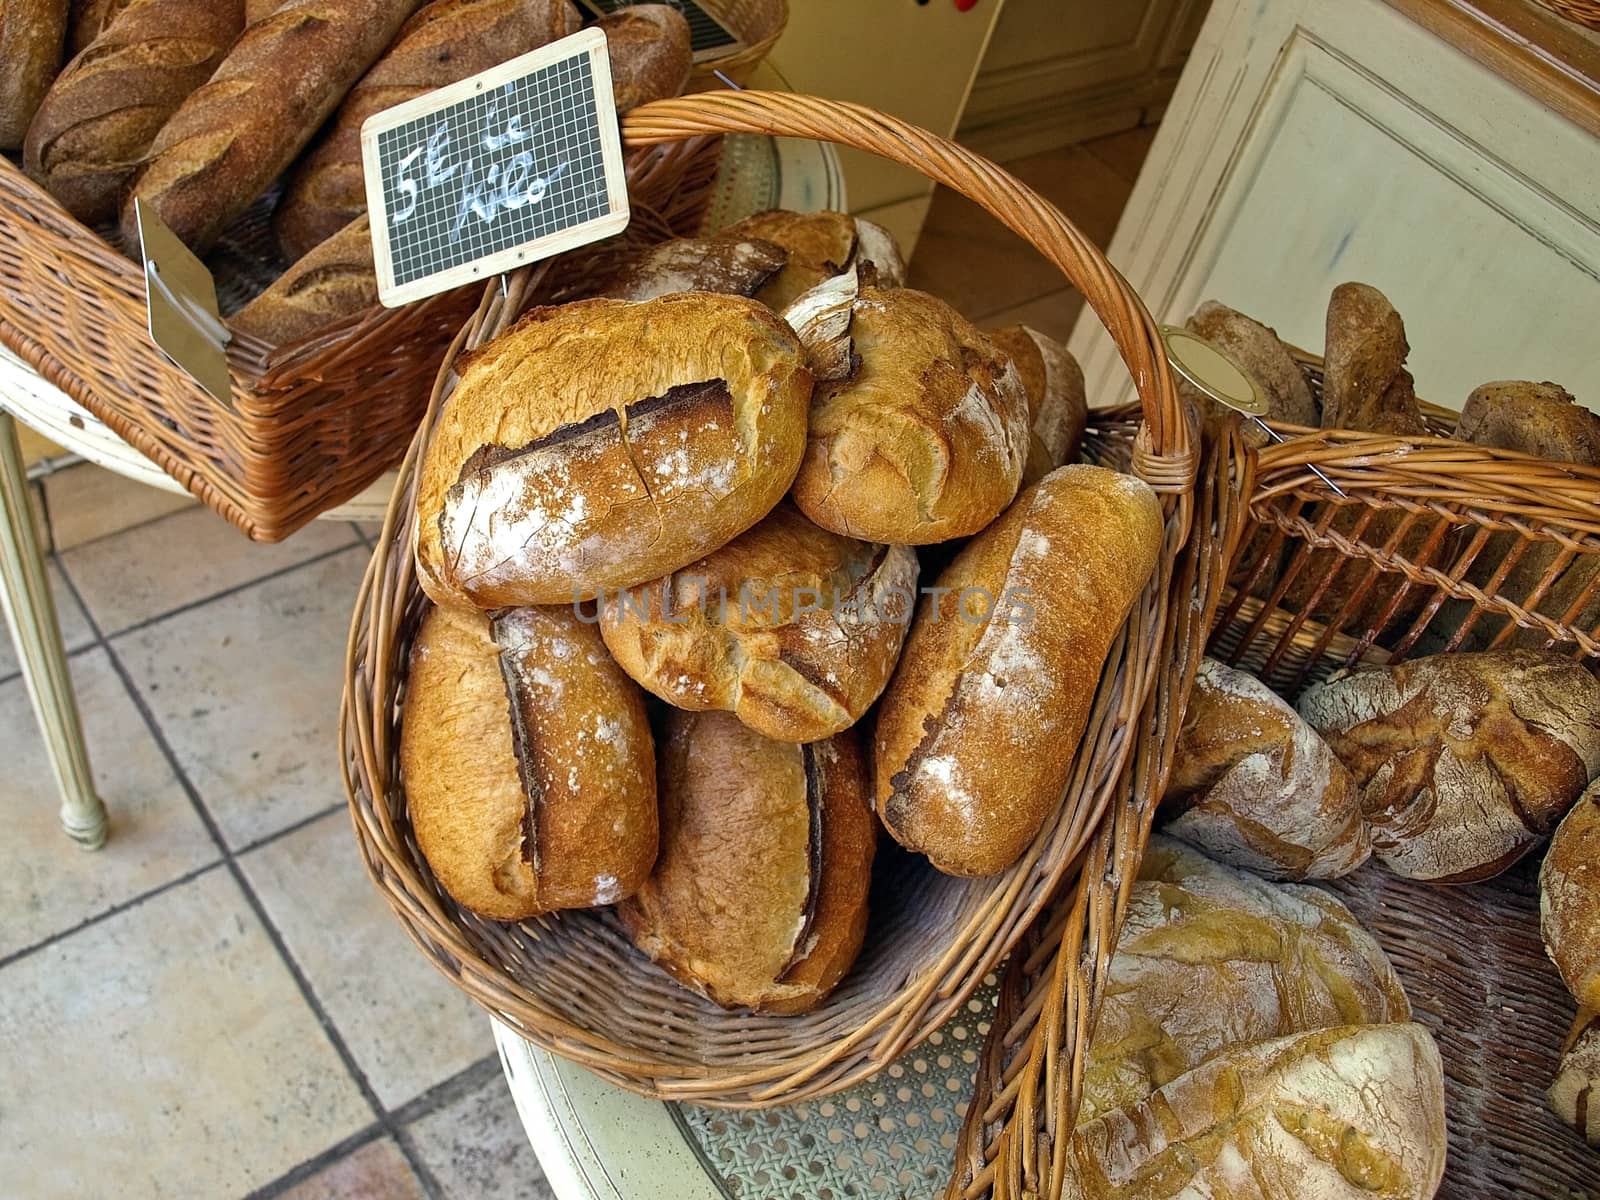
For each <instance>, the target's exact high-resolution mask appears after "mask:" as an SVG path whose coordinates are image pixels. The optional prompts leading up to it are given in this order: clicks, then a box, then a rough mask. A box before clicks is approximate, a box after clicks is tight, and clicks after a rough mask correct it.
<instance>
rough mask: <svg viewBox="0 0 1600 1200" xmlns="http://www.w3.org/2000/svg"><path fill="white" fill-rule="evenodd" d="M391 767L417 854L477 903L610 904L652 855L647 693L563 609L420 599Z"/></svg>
mask: <svg viewBox="0 0 1600 1200" xmlns="http://www.w3.org/2000/svg"><path fill="white" fill-rule="evenodd" d="M400 769H401V773H402V776H403V778H404V780H405V790H406V806H407V810H408V812H409V813H410V816H411V825H412V828H413V829H414V830H415V832H416V835H417V845H418V846H419V847H420V848H421V850H422V853H423V856H424V857H425V858H426V859H427V860H428V866H429V867H431V868H432V869H433V873H434V874H435V875H436V876H437V877H438V879H439V882H440V883H442V884H443V885H444V887H445V890H446V891H448V892H449V893H450V895H451V896H453V897H455V899H456V902H457V903H459V904H461V905H463V906H464V907H466V908H470V909H471V910H472V911H473V912H476V913H479V914H480V915H482V916H485V917H490V918H492V919H494V920H497V921H520V920H524V919H526V918H528V917H534V916H538V915H539V914H540V913H546V912H550V911H552V910H554V909H560V908H591V907H594V906H596V905H601V904H610V903H613V902H615V901H617V900H621V899H622V898H623V897H625V896H629V895H631V894H632V893H633V891H634V890H635V889H636V888H637V887H638V886H639V885H640V883H642V882H643V880H644V878H645V876H647V875H648V874H649V873H650V866H651V864H652V863H653V862H654V861H655V857H656V773H655V757H654V749H653V745H652V742H651V738H650V725H649V722H648V720H647V718H646V716H645V711H644V697H643V695H642V694H641V693H640V691H639V689H638V688H637V687H635V686H634V684H633V682H632V681H631V680H630V679H628V677H627V676H626V675H624V674H623V673H622V671H621V670H620V669H618V667H617V665H616V663H614V662H612V661H611V656H610V655H609V654H607V653H606V648H605V645H604V644H603V643H602V642H601V640H600V634H599V631H598V630H596V629H595V628H594V626H593V625H591V624H586V623H585V622H584V621H583V620H581V619H580V618H579V616H578V614H576V613H574V612H573V611H572V610H570V609H562V608H521V609H512V610H509V611H507V612H504V613H501V614H499V615H498V616H496V617H493V618H491V617H489V616H487V615H485V614H482V613H476V612H458V611H453V610H450V609H443V608H435V609H432V610H431V611H430V612H429V613H428V615H427V616H426V617H425V618H424V619H423V622H422V628H421V629H420V630H419V631H418V634H417V640H416V642H415V643H414V644H413V646H412V648H411V668H410V675H409V677H408V682H407V685H406V719H405V725H404V726H403V728H402V729H401V731H400Z"/></svg>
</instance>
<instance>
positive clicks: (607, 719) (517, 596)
mask: <svg viewBox="0 0 1600 1200" xmlns="http://www.w3.org/2000/svg"><path fill="white" fill-rule="evenodd" d="M904 277H905V267H904V263H903V262H902V259H901V256H900V252H899V250H898V248H897V247H896V246H895V245H894V242H893V240H892V239H891V238H890V236H889V235H888V234H887V233H886V232H885V231H884V230H882V229H880V228H878V227H877V226H875V225H873V224H871V223H870V222H866V221H862V220H859V219H856V218H852V217H849V216H846V215H844V214H840V213H814V214H808V215H803V216H802V215H798V214H794V213H788V212H769V213H763V214H759V215H757V216H754V217H751V218H749V219H747V220H745V221H743V222H740V223H739V224H737V225H735V226H732V227H730V228H729V229H727V230H725V231H723V232H722V233H721V234H720V235H718V236H716V237H714V238H707V239H700V240H679V241H671V242H667V243H664V244H662V245H660V246H657V247H655V248H653V249H650V250H648V251H640V252H637V253H636V254H635V256H634V257H633V259H632V260H631V261H629V262H627V263H625V264H624V265H623V266H621V267H620V268H619V269H618V270H617V272H616V274H615V276H614V277H613V278H611V279H610V280H609V281H608V283H607V284H606V285H605V287H604V288H603V293H604V294H603V295H600V296H597V297H594V298H589V299H584V300H580V301H576V302H573V303H570V304H566V305H561V306H553V307H544V308H536V309H534V310H532V311H530V312H528V313H527V314H525V315H524V316H523V317H522V318H521V319H520V320H519V321H518V322H517V323H516V324H515V325H513V326H512V327H511V328H509V329H508V330H506V331H505V332H503V333H502V334H501V335H500V336H498V337H497V338H495V339H494V340H493V341H491V342H489V343H488V344H486V345H484V346H482V347H481V348H479V349H477V350H476V351H473V352H471V353H470V354H468V355H466V356H464V357H463V358H462V359H461V360H460V361H459V363H458V364H457V368H458V372H459V378H458V381H457V382H456V385H455V387H454V390H453V391H452V393H451V394H450V396H449V397H448V399H447V401H446V402H445V404H444V406H443V408H442V411H441V413H440V416H439V419H438V422H437V424H436V426H435V428H434V429H433V431H432V437H431V440H430V442H429V444H428V446H427V449H426V452H425V454H424V456H423V459H422V461H421V464H420V467H419V470H418V480H417V490H416V520H415V546H414V551H415V560H416V569H417V576H418V579H419V580H420V582H421V585H422V588H423V590H424V591H425V592H426V594H427V595H428V597H429V598H430V599H431V600H432V601H433V604H434V607H432V608H431V609H430V610H429V611H428V612H427V613H426V615H425V617H424V618H423V621H422V624H421V627H420V630H419V631H418V633H417V636H416V638H415V641H414V643H413V647H412V651H411V657H410V668H409V677H408V683H407V690H406V698H405V712H404V722H403V726H402V737H401V747H400V760H401V770H402V775H403V782H404V788H405V793H406V797H407V805H408V811H409V814H410V818H411V822H412V826H413V828H414V830H415V833H416V838H417V844H418V846H419V847H420V849H421V850H422V853H423V855H424V856H425V857H426V859H427V861H428V863H429V865H430V867H431V868H432V870H433V872H434V874H435V876H436V877H437V879H438V881H439V883H440V884H441V885H442V886H443V887H444V888H445V889H446V890H448V892H449V893H450V894H451V895H452V896H453V897H454V898H455V899H456V901H457V902H459V903H460V904H461V905H463V906H465V907H467V908H470V909H472V910H474V911H476V912H477V913H479V914H481V915H483V916H487V917H490V918H494V919H497V920H503V921H517V920H524V919H528V918H531V917H535V916H538V915H540V914H544V913H549V912H552V911H555V910H558V909H572V908H593V907H599V906H605V905H612V904H616V905H618V906H619V915H620V917H621V919H622V921H623V923H624V924H625V925H626V927H627V928H628V929H629V931H630V932H631V934H632V936H633V939H634V941H635V943H636V944H637V945H638V946H639V948H640V949H642V950H643V951H644V952H645V953H646V954H648V955H649V956H650V957H651V958H652V959H654V960H655V961H656V962H658V963H659V964H660V965H661V966H662V967H663V968H665V969H666V970H667V971H668V972H669V973H670V974H672V975H673V976H674V977H676V978H677V979H678V980H679V981H680V982H682V983H683V984H685V985H686V986H688V987H690V988H692V989H694V990H695V991H697V992H699V993H700V994H701V995H703V996H706V997H708V998H710V999H711V1000H712V1001H714V1002H716V1003H718V1004H720V1005H723V1006H726V1007H730V1008H732V1007H748V1008H752V1009H759V1010H763V1011H768V1012H778V1013H785V1012H798V1011H803V1010H805V1009H809V1008H812V1007H814V1006H815V1005H816V1004H817V1003H818V1002H820V1000H821V999H822V998H823V997H824V996H825V995H826V994H827V992H828V991H829V989H830V988H832V987H833V986H834V985H835V984H836V983H838V981H839V980H840V979H841V978H842V977H843V976H844V975H845V973H846V972H847V971H848V969H849V967H850V965H851V963H852V961H853V960H854V959H855V957H856V955H857V953H858V951H859V950H860V947H861V945H862V941H863V937H864V935H865V932H866V927H867V898H868V891H869V885H870V882H871V876H872V863H873V858H874V854H875V851H876V848H877V845H878V842H879V840H880V830H882V831H887V834H888V836H890V837H892V838H893V839H894V840H895V841H897V842H898V843H900V845H901V846H903V847H905V848H906V849H907V850H909V851H912V852H915V853H918V854H922V855H925V856H926V857H927V859H928V860H929V861H930V862H931V863H932V864H933V866H934V867H936V868H938V869H939V870H941V871H944V872H947V873H952V874H958V875H964V876H986V875H992V874H995V873H997V872H1000V871H1003V870H1005V869H1006V868H1007V867H1009V866H1011V865H1012V864H1013V863H1014V862H1015V861H1016V860H1017V859H1018V858H1019V857H1021V856H1022V855H1024V853H1025V852H1026V851H1027V850H1028V847H1029V846H1030V844H1031V843H1032V842H1033V841H1034V839H1035V838H1036V837H1037V836H1038V834H1039V833H1040V831H1041V829H1043V828H1044V827H1045V826H1046V824H1047V823H1048V822H1049V821H1050V819H1051V817H1052V815H1053V814H1054V813H1055V811H1056V810H1057V808H1058V807H1059V806H1060V804H1061V802H1062V799H1063V796H1064V794H1065V792H1066V787H1067V783H1068V778H1069V775H1070V773H1071V771H1072V767H1073V762H1074V758H1075V754H1076V748H1077V746H1078V744H1079V741H1080V740H1081V739H1082V737H1083V733H1084V729H1085V727H1086V724H1087V721H1088V717H1089V714H1090V709H1091V704H1092V700H1093V697H1094V694H1095V691H1096V688H1097V686H1098V683H1099V679H1100V675H1101V671H1102V668H1103V665H1104V663H1105V661H1106V659H1107V656H1108V654H1109V652H1110V649H1111V647H1112V644H1113V642H1114V640H1115V639H1116V637H1117V635H1118V633H1119V632H1120V631H1121V629H1122V627H1123V625H1124V623H1125V621H1126V619H1127V616H1128V614H1129V612H1130V611H1131V609H1132V606H1133V605H1134V603H1135V601H1136V600H1137V598H1138V597H1139V595H1140V594H1141V592H1142V591H1143V589H1144V587H1145V585H1146V583H1147V582H1148V581H1149V579H1150V577H1151V575H1152V573H1153V571H1154V569H1155V566H1156V563H1157V557H1158V555H1159V553H1160V551H1161V547H1162V543H1163V537H1164V532H1163V518H1162V513H1161V508H1160V505H1159V503H1158V501H1157V499H1156V496H1155V494H1154V493H1153V492H1152V491H1151V489H1150V488H1149V487H1147V486H1146V485H1145V484H1143V483H1142V482H1140V481H1139V480H1137V479H1135V478H1133V477H1131V476H1127V475H1122V474H1119V473H1117V472H1115V471H1111V470H1107V469H1104V468H1100V467H1095V466H1088V465H1083V464H1076V463H1074V461H1073V460H1074V459H1076V457H1077V452H1078V447H1079V443H1080V439H1081V437H1082V435H1083V432H1084V426H1085V423H1086V419H1087V409H1086V404H1085V397H1084V389H1083V376H1082V372H1081V371H1080V370H1079V369H1078V366H1077V364H1076V363H1075V362H1074V361H1073V360H1072V358H1071V356H1070V355H1069V354H1068V353H1067V351H1066V350H1065V349H1064V348H1063V347H1062V346H1060V345H1058V344H1056V343H1055V342H1053V341H1052V340H1051V339H1049V338H1047V337H1045V336H1044V335H1042V334H1039V333H1037V332H1035V331H1032V330H1029V329H1026V328H1023V327H1012V328H1006V329H997V330H994V331H992V332H991V333H984V332H982V331H980V330H979V329H977V328H975V327H974V326H973V325H971V324H970V323H969V322H968V321H966V320H965V319H964V318H962V317H961V316H960V315H959V314H958V313H956V312H955V310H954V309H952V308H951V307H950V306H949V305H948V304H946V303H944V302H943V301H942V300H940V299H938V298H937V297H934V296H931V295H928V294H925V293H923V292H920V291H916V290H913V289H910V288H907V287H905V286H903V285H904V282H905V278H904ZM935 571H936V572H937V575H936V577H935V574H934V572H935Z"/></svg>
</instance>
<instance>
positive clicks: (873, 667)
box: [600, 504, 917, 742]
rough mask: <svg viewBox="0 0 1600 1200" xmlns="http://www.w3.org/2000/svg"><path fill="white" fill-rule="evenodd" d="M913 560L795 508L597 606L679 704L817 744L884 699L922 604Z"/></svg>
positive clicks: (617, 652)
mask: <svg viewBox="0 0 1600 1200" xmlns="http://www.w3.org/2000/svg"><path fill="white" fill-rule="evenodd" d="M916 586H917V556H916V554H915V552H914V551H913V550H912V549H911V547H909V546H878V545H873V544H872V543H869V542H858V541H856V540H855V539H854V538H847V537H841V536H840V535H838V534H836V533H829V532H828V531H827V530H824V529H819V528H817V527H816V526H815V525H813V524H812V523H811V522H810V521H808V520H806V519H805V517H803V516H801V515H800V513H799V512H798V511H797V510H796V509H794V508H793V507H792V506H791V505H789V504H780V505H779V506H778V507H777V508H775V509H774V510H773V511H772V512H771V513H769V514H768V515H767V517H766V519H765V520H763V521H762V522H761V523H760V524H758V525H755V526H754V527H752V528H750V529H747V530H746V531H745V532H744V533H742V534H740V535H739V536H738V537H736V538H734V540H733V541H731V542H729V543H728V544H727V545H726V546H723V547H721V548H720V549H718V550H714V551H712V553H710V554H709V555H707V556H706V557H705V558H702V559H700V560H699V561H697V562H693V563H690V564H689V565H688V566H686V567H684V568H683V569H682V570H681V571H677V572H675V573H673V574H672V575H668V576H664V577H663V578H661V579H656V580H652V581H651V582H649V583H644V584H640V585H639V586H638V587H637V588H634V589H632V590H631V591H624V592H621V593H616V592H612V593H608V594H607V595H605V596H603V597H602V598H601V605H600V631H601V633H602V634H603V635H604V637H605V640H606V645H607V646H608V647H610V649H611V653H612V654H613V655H614V656H615V657H616V660H617V662H618V663H619V664H621V666H622V669H623V670H624V671H626V672H628V674H629V675H631V676H632V677H633V678H634V679H635V680H636V681H637V682H638V683H640V684H641V685H643V686H644V687H646V688H648V689H649V690H650V691H652V692H654V693H655V694H656V695H657V696H660V697H661V698H662V699H663V700H665V701H667V702H668V703H669V704H675V705H677V706H678V707H679V708H687V709H712V708H717V709H725V710H727V711H729V712H732V713H733V714H734V715H736V716H737V717H738V718H739V719H740V720H741V721H743V722H744V723H745V724H746V725H748V726H750V728H752V729H754V730H755V731H756V732H758V733H761V734H764V735H765V736H767V737H770V738H776V739H778V740H780V741H789V742H813V741H816V740H817V739H818V738H824V737H829V736H831V735H832V734H835V733H839V732H841V731H842V730H845V729H848V728H849V727H850V726H852V725H854V724H855V723H856V722H857V721H858V720H860V719H861V715H862V714H863V713H864V712H866V711H867V709H868V708H869V707H871V705H872V702H873V701H874V700H876V699H877V698H878V695H879V693H880V692H882V691H883V689H884V685H885V684H887V683H888V682H889V676H890V674H891V673H892V672H893V671H894V664H895V661H896V660H897V659H898V658H899V656H900V647H901V644H902V643H903V642H904V641H905V637H906V629H907V627H908V626H909V625H910V618H911V613H912V611H913V610H914V608H915V606H916Z"/></svg>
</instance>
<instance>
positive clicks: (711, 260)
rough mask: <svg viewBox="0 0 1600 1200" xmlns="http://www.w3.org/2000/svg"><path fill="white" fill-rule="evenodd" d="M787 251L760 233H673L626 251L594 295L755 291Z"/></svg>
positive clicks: (619, 297) (647, 296)
mask: <svg viewBox="0 0 1600 1200" xmlns="http://www.w3.org/2000/svg"><path fill="white" fill-rule="evenodd" d="M788 257H789V255H788V252H787V251H785V250H784V249H783V247H782V246H778V245H775V244H774V243H772V242H764V241H762V240H761V239H760V238H732V237H717V238H672V239H671V240H669V241H665V242H660V243H657V244H656V245H654V246H645V247H642V248H640V249H639V250H637V251H635V252H633V253H632V254H629V255H628V256H627V257H626V258H625V259H624V260H623V261H622V262H621V263H619V264H618V266H617V267H616V269H615V270H614V271H613V272H612V273H611V274H610V275H609V276H608V277H607V278H606V280H605V282H604V283H602V284H601V285H600V287H599V289H598V291H597V293H596V294H597V295H600V296H605V297H608V298H609V299H612V300H654V299H655V298H656V297H657V296H669V295H671V294H672V293H673V292H721V293H723V294H724V295H729V296H754V295H755V294H756V293H757V292H759V291H760V290H761V289H762V288H763V287H764V286H765V285H766V283H767V281H768V280H769V279H771V278H772V277H773V276H774V275H775V274H777V273H778V272H779V271H780V270H782V269H783V264H784V262H785V261H787V259H788Z"/></svg>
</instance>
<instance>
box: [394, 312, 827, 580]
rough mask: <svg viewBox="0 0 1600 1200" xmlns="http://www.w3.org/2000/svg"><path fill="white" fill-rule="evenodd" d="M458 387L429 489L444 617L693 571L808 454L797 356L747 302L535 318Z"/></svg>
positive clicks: (422, 548) (421, 563) (421, 520)
mask: <svg viewBox="0 0 1600 1200" xmlns="http://www.w3.org/2000/svg"><path fill="white" fill-rule="evenodd" d="M461 371H462V375H461V382H460V383H459V384H458V385H457V387H456V390H455V392H454V394H453V395H452V396H451V397H450V399H449V400H448V402H447V403H446V404H445V407H444V412H443V413H442V415H441V416H440V418H439V422H438V425H437V427H436V428H435V430H434V435H433V440H432V442H431V443H430V445H429V447H428V452H427V455H426V457H425V458H424V460H423V464H422V469H421V472H420V481H419V485H418V489H417V513H418V518H417V565H418V576H419V578H420V580H421V582H422V585H423V588H424V590H425V591H427V592H428V594H429V595H430V596H431V597H433V598H434V599H435V600H436V601H439V602H441V603H452V604H458V605H459V604H476V605H478V606H480V607H484V608H493V607H497V606H502V605H517V604H570V603H572V602H573V599H574V597H575V596H581V597H583V598H585V599H588V598H592V597H594V596H595V595H596V594H597V593H598V592H599V591H600V590H601V589H605V588H618V587H632V586H633V585H635V584H638V583H643V582H644V581H645V580H648V579H655V578H657V577H659V576H661V575H664V574H666V573H667V572H669V571H675V570H678V569H679V568H680V567H682V566H684V565H685V564H686V563H691V562H693V561H694V560H695V559H697V558H700V557H701V556H702V555H705V554H707V553H709V552H710V551H712V550H714V549H716V548H717V547H719V546H722V545H725V544H726V543H727V542H729V541H731V540H732V539H733V538H734V537H736V536H738V535H739V534H741V533H743V532H744V531H745V530H746V529H748V528H750V526H752V525H754V524H755V523H756V522H757V521H759V520H760V519H761V518H762V517H764V516H766V515H767V513H768V512H770V511H771V510H772V508H773V507H774V506H775V505H776V504H777V503H778V501H779V500H780V499H782V498H783V493H784V492H785V491H786V490H787V489H788V485H789V482H790V481H791V480H792V479H793V478H794V473H795V470H796V467H797V466H798V463H799V458H800V454H801V453H802V451H803V448H804V439H805V421H806V408H807V403H808V400H809V397H810V394H811V376H810V373H809V372H808V371H807V370H806V367H805V364H804V362H803V360H802V356H801V353H800V346H799V343H798V341H797V340H796V338H795V336H794V333H793V332H792V331H791V330H790V329H789V328H788V326H786V325H784V324H783V322H782V321H780V320H778V318H777V317H775V316H774V315H773V314H772V313H771V312H769V311H768V310H767V309H766V308H765V307H764V306H762V305H761V304H758V303H757V302H755V301H753V300H747V299H744V298H742V297H737V296H713V295H709V294H706V293H702V292H688V293H682V294H678V295H670V296H662V297H660V298H658V299H655V300H647V301H645V302H643V303H641V304H628V303H625V302H623V301H618V300H586V301H580V302H578V303H575V304H567V305H563V306H562V307H560V308H546V309H535V310H534V311H532V312H530V313H528V314H527V315H526V316H524V317H523V318H522V320H520V321H519V322H517V324H516V325H514V326H513V327H512V328H511V329H510V330H508V331H507V332H506V333H504V334H502V335H501V336H500V337H498V338H496V339H495V340H494V341H493V342H491V343H490V344H489V345H487V346H485V347H484V348H483V349H482V350H480V351H478V352H477V353H476V354H474V355H472V356H470V357H469V358H466V359H464V360H463V361H462V365H461Z"/></svg>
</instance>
